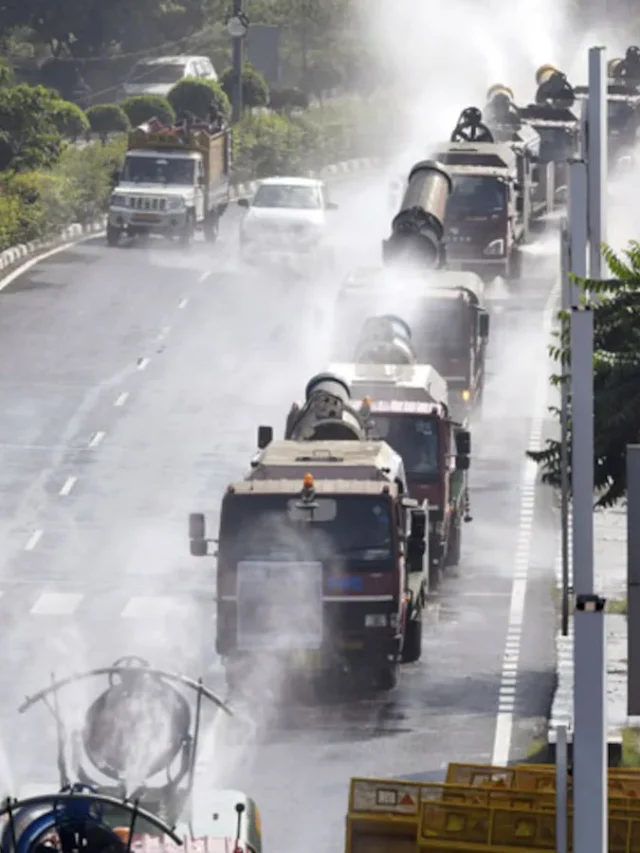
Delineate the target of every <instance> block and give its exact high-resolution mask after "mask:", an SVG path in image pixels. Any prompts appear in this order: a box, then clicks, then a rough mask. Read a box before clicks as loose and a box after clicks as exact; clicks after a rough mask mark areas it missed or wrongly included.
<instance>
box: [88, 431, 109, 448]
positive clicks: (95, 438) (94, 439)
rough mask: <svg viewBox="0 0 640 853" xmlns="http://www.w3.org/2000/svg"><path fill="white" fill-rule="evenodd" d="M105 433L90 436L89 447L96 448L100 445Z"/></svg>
mask: <svg viewBox="0 0 640 853" xmlns="http://www.w3.org/2000/svg"><path fill="white" fill-rule="evenodd" d="M105 435H106V432H96V433H94V434H93V435H92V436H91V441H90V442H89V447H98V445H100V444H102V442H103V440H104V437H105Z"/></svg>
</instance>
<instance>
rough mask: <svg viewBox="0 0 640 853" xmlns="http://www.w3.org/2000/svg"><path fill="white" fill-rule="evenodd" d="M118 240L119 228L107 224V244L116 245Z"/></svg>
mask: <svg viewBox="0 0 640 853" xmlns="http://www.w3.org/2000/svg"><path fill="white" fill-rule="evenodd" d="M119 242H120V229H119V228H114V227H113V226H111V225H107V246H111V247H113V246H117V245H118V243H119Z"/></svg>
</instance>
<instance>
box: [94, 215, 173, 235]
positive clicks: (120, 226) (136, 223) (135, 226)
mask: <svg viewBox="0 0 640 853" xmlns="http://www.w3.org/2000/svg"><path fill="white" fill-rule="evenodd" d="M186 224H187V211H186V210H179V211H163V212H158V211H154V212H152V213H147V212H140V211H132V210H110V211H109V227H110V228H114V229H116V230H117V231H121V232H126V233H127V234H131V235H134V234H179V233H180V232H181V231H183V230H184V229H185V227H186Z"/></svg>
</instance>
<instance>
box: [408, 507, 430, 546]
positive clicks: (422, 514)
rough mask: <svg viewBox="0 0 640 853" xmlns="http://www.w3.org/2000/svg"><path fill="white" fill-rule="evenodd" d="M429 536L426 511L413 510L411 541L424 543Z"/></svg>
mask: <svg viewBox="0 0 640 853" xmlns="http://www.w3.org/2000/svg"><path fill="white" fill-rule="evenodd" d="M426 534H427V513H426V511H425V510H424V509H412V510H411V532H410V534H409V539H410V541H413V542H424V540H425V536H426Z"/></svg>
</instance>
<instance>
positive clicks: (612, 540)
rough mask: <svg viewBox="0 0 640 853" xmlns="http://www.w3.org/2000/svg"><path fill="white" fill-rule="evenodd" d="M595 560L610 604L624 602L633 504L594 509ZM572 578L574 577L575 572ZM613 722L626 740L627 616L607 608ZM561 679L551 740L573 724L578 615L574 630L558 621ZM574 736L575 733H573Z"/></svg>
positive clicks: (615, 736) (615, 739)
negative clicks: (559, 729) (560, 729)
mask: <svg viewBox="0 0 640 853" xmlns="http://www.w3.org/2000/svg"><path fill="white" fill-rule="evenodd" d="M593 527H594V560H595V577H596V587H597V592H598V593H599V594H600V595H602V596H604V598H606V599H607V607H611V606H613V607H614V608H615V607H616V605H617V607H618V609H619V608H620V605H621V603H622V602H626V598H627V509H626V506H622V507H616V508H615V509H609V510H602V511H598V512H596V513H595V514H594V517H593ZM561 571H562V566H561V561H560V559H558V562H557V586H558V602H560V597H561V595H562V575H561ZM570 583H573V579H572V578H570ZM605 619H606V626H607V640H606V641H607V722H608V729H609V743H616V744H620V743H621V740H622V730H623V729H624V728H626V727H627V724H628V723H627V616H626V613H623V614H620V613H607V615H606V616H605ZM556 654H557V664H556V666H557V673H558V683H557V686H556V693H555V696H554V699H553V706H552V709H551V720H550V721H549V730H548V742H549V743H550V744H553V743H555V740H556V727H557V726H558V725H567V726H568V727H569V731H571V729H572V727H573V618H571V619H570V627H569V636H568V637H563V636H562V634H561V631H560V626H559V625H558V633H557V636H556ZM569 737H571V735H570V734H569Z"/></svg>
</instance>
